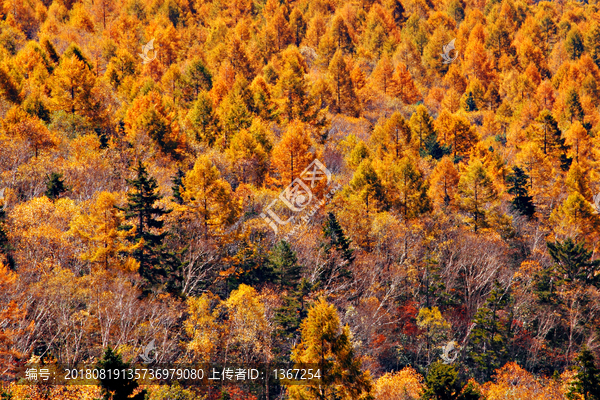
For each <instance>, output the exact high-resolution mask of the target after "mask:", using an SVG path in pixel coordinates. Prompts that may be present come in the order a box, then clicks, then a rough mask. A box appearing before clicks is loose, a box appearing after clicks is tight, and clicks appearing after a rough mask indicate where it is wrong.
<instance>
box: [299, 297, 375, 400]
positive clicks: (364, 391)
mask: <svg viewBox="0 0 600 400" xmlns="http://www.w3.org/2000/svg"><path fill="white" fill-rule="evenodd" d="M292 361H294V362H295V363H296V365H297V366H298V367H300V366H302V365H307V364H311V365H315V366H316V367H317V368H316V369H318V371H319V375H320V376H319V378H317V379H313V380H310V381H309V382H310V383H309V384H307V385H291V386H288V393H289V396H290V398H291V399H293V400H300V399H306V400H324V399H330V398H338V399H341V400H367V399H372V394H371V392H372V382H371V377H370V374H369V373H368V372H363V371H361V362H360V360H359V359H358V358H357V357H356V356H355V354H354V349H353V346H352V343H351V342H350V329H349V327H348V326H346V327H344V328H342V327H341V326H340V319H339V317H338V314H337V311H336V309H335V307H334V306H333V305H331V304H328V303H327V302H326V301H325V299H324V298H320V299H319V300H317V302H316V303H315V304H314V306H313V307H311V308H310V309H309V311H308V317H307V318H306V319H305V320H304V321H303V322H302V341H301V342H300V343H299V344H298V345H297V346H295V347H294V349H293V351H292Z"/></svg>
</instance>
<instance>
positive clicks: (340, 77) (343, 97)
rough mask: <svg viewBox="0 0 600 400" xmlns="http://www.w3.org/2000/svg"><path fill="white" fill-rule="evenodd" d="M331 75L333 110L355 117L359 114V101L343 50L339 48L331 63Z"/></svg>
mask: <svg viewBox="0 0 600 400" xmlns="http://www.w3.org/2000/svg"><path fill="white" fill-rule="evenodd" d="M329 75H330V79H331V82H332V86H333V92H334V100H335V101H334V104H333V109H332V111H333V112H338V113H345V114H348V115H351V116H353V117H357V116H358V114H359V108H360V105H359V101H358V98H357V96H356V92H355V91H354V85H353V83H352V79H350V71H349V70H348V67H347V65H346V62H345V61H344V56H343V54H342V51H341V50H339V49H338V50H337V51H336V52H335V55H334V56H333V59H332V60H331V62H330V63H329Z"/></svg>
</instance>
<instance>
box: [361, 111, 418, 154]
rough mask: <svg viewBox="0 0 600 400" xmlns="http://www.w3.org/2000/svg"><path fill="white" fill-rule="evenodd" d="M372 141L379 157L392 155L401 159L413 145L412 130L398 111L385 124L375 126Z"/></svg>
mask: <svg viewBox="0 0 600 400" xmlns="http://www.w3.org/2000/svg"><path fill="white" fill-rule="evenodd" d="M371 142H372V143H373V145H374V146H375V148H376V149H377V155H378V157H379V158H384V156H385V155H391V156H392V157H394V158H395V159H400V158H401V157H402V154H404V153H405V152H406V151H407V150H409V149H410V148H411V146H412V131H411V129H410V126H409V125H408V122H407V121H406V119H405V118H404V117H403V116H402V114H401V113H399V112H397V111H396V112H395V113H393V114H392V116H391V117H390V118H389V119H388V120H386V121H385V122H384V123H383V124H379V125H377V126H376V127H375V129H374V130H373V134H372V135H371Z"/></svg>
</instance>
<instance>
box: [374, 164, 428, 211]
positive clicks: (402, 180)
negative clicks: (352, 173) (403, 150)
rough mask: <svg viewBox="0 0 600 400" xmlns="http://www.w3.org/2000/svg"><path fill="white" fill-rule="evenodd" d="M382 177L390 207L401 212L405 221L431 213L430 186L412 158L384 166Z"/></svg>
mask: <svg viewBox="0 0 600 400" xmlns="http://www.w3.org/2000/svg"><path fill="white" fill-rule="evenodd" d="M383 168H384V171H383V172H381V175H382V176H383V177H384V181H383V185H384V187H385V191H386V193H387V198H388V201H389V203H390V205H391V206H392V207H393V208H396V209H398V210H399V211H400V213H401V214H402V216H403V217H404V220H405V221H408V220H409V219H413V218H415V217H417V216H419V215H421V214H423V213H426V212H428V211H431V201H430V199H429V196H428V195H427V189H428V185H427V184H426V182H425V181H424V180H423V175H422V174H421V172H420V171H419V170H418V168H417V167H416V165H415V163H414V161H413V160H412V159H411V158H410V157H404V158H402V159H401V160H398V161H396V162H392V163H390V164H388V165H384V167H383Z"/></svg>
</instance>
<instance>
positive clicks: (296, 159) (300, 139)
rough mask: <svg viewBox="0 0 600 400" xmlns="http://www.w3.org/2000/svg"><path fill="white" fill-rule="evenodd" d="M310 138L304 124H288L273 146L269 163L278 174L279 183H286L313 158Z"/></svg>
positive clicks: (298, 174) (292, 179)
mask: <svg viewBox="0 0 600 400" xmlns="http://www.w3.org/2000/svg"><path fill="white" fill-rule="evenodd" d="M312 147H313V143H312V140H311V139H310V136H309V134H308V131H307V129H306V126H305V125H304V124H302V123H300V122H294V123H292V124H290V126H289V127H288V129H287V130H286V132H285V133H284V134H283V137H282V138H281V140H280V141H279V142H278V143H277V144H276V145H275V147H274V148H273V154H272V158H271V164H272V165H273V167H275V170H276V171H277V172H278V174H279V183H280V184H282V185H288V184H290V183H292V182H293V181H294V179H295V178H297V177H299V176H300V173H301V172H302V171H303V170H304V168H306V167H307V166H308V164H310V163H311V162H312V161H313V160H314V159H315V154H313V153H312V152H311V149H312Z"/></svg>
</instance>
